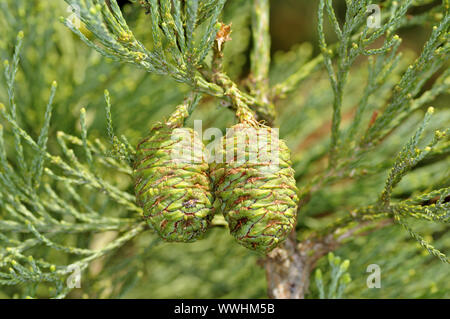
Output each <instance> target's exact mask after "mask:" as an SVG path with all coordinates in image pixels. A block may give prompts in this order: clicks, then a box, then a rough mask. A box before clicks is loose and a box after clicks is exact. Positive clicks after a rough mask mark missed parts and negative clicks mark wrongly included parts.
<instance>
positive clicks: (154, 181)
mask: <svg viewBox="0 0 450 319" xmlns="http://www.w3.org/2000/svg"><path fill="white" fill-rule="evenodd" d="M185 116H186V114H184V113H183V112H182V109H178V111H177V112H175V113H174V115H172V116H171V118H170V119H169V120H168V121H166V122H165V123H158V124H156V125H154V126H153V127H152V129H151V131H150V134H149V136H148V137H146V138H145V139H143V140H142V141H141V142H140V143H139V145H138V147H137V155H136V163H135V167H134V178H135V192H136V198H137V202H138V204H139V205H140V206H141V207H142V208H143V212H144V217H145V218H146V219H147V221H148V224H149V225H150V227H151V228H152V229H154V230H155V231H156V232H157V233H158V234H159V236H160V237H161V238H162V239H164V240H166V241H170V242H193V241H195V240H197V239H199V238H201V237H202V235H203V234H204V233H205V232H206V231H207V230H208V227H209V225H210V223H211V220H212V219H213V217H214V214H215V213H216V212H222V214H223V216H224V217H225V220H226V221H227V223H228V226H229V229H230V233H231V234H232V235H233V236H234V237H235V238H236V239H237V241H238V242H239V243H240V244H242V245H243V246H245V247H247V248H249V249H252V250H256V251H259V252H261V253H264V254H267V253H268V252H270V251H271V250H272V249H274V248H275V247H276V246H278V245H279V244H280V243H282V242H283V241H284V240H285V239H286V238H287V236H288V235H289V233H290V232H291V231H292V229H293V228H294V227H295V223H296V216H297V205H298V196H297V193H298V191H297V187H296V182H295V178H294V170H293V169H292V167H291V162H290V151H289V149H288V147H287V146H286V144H285V143H284V141H282V140H278V139H277V140H276V142H277V144H271V145H277V146H278V151H277V152H276V154H277V156H278V157H279V158H278V163H277V164H276V165H275V166H273V165H272V166H270V168H268V164H267V163H266V162H261V161H249V160H248V159H250V158H253V159H254V158H257V159H258V158H259V156H260V155H262V154H260V152H261V150H259V149H258V148H255V147H253V145H252V143H251V141H250V140H249V139H244V140H240V141H241V144H240V145H239V144H238V143H239V142H236V141H237V140H236V138H235V137H236V136H237V135H239V132H245V130H247V129H248V128H253V131H252V132H255V134H256V135H262V134H266V135H265V136H267V130H269V131H270V128H268V127H265V126H264V127H263V126H261V125H259V124H257V125H255V124H249V123H240V124H237V125H235V126H234V127H233V129H234V130H233V132H234V135H233V136H229V135H227V136H225V137H224V138H223V140H222V142H223V145H224V147H223V153H222V154H220V155H219V157H222V158H223V160H222V163H217V162H213V163H211V164H208V162H207V161H206V159H205V157H204V156H203V154H204V145H203V143H202V141H201V140H200V138H198V134H197V133H196V132H195V131H194V130H192V129H189V128H183V129H182V130H176V129H177V128H181V127H182V126H183V123H184V118H185ZM174 132H177V133H176V135H177V138H173V136H174V135H173V134H175V133H174ZM236 133H237V134H236ZM230 142H232V143H233V146H234V151H236V149H237V148H238V149H239V150H240V151H243V152H245V154H243V155H245V156H244V157H243V158H246V159H247V161H239V160H236V158H235V160H234V161H226V154H225V152H226V151H225V150H226V149H227V148H226V147H225V145H226V144H227V143H230ZM227 150H229V149H227ZM174 152H176V156H173V155H174ZM236 153H237V152H235V154H236ZM252 156H253V157H252ZM216 158H217V157H216Z"/></svg>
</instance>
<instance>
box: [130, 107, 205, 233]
mask: <svg viewBox="0 0 450 319" xmlns="http://www.w3.org/2000/svg"><path fill="white" fill-rule="evenodd" d="M186 116H187V113H186V109H185V106H180V107H179V108H178V109H177V111H176V112H175V113H174V114H173V115H172V117H171V118H170V119H169V120H168V121H167V122H166V123H158V124H156V125H154V126H153V127H152V128H151V132H150V134H149V136H148V137H146V138H145V139H143V140H142V141H141V142H140V143H139V145H138V147H137V154H136V164H135V167H134V179H135V193H136V198H137V203H138V204H139V205H140V206H141V207H142V208H143V210H144V217H145V218H146V219H147V221H148V224H149V225H150V227H151V228H153V229H154V230H155V231H156V232H157V233H158V234H159V235H160V236H161V238H163V239H164V240H166V241H175V242H193V241H195V240H196V239H198V238H199V237H200V236H201V235H202V234H203V233H204V232H205V231H206V230H207V229H208V226H209V223H210V221H211V219H212V217H213V212H214V209H213V197H212V192H211V186H210V185H211V184H210V179H209V176H208V164H207V162H206V161H205V159H204V156H203V155H204V152H203V151H204V146H203V143H202V141H201V140H200V139H199V137H198V134H197V133H196V132H195V131H194V130H192V129H188V128H181V127H182V125H183V122H184V118H185V117H186Z"/></svg>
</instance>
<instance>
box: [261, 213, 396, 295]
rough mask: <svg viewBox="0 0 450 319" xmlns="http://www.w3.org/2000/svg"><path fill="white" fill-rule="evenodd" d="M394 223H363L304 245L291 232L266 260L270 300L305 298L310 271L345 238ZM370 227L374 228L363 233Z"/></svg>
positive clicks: (305, 242) (388, 221) (364, 233)
mask: <svg viewBox="0 0 450 319" xmlns="http://www.w3.org/2000/svg"><path fill="white" fill-rule="evenodd" d="M392 223H393V220H392V219H384V220H381V221H378V222H376V223H374V222H373V221H368V222H362V223H359V224H358V225H356V226H355V227H353V228H351V229H349V230H347V231H346V232H344V233H342V234H340V235H339V236H336V235H335V233H336V232H333V233H331V234H328V235H326V236H324V237H311V238H309V239H307V240H305V241H303V242H301V243H299V242H298V241H297V239H296V232H295V231H294V232H292V233H291V235H290V236H289V238H288V239H287V240H286V242H285V244H284V245H283V246H281V247H279V248H276V249H274V250H273V251H272V252H270V253H269V255H268V256H267V257H266V259H265V260H264V266H265V269H266V279H267V294H268V296H269V298H274V299H303V298H305V295H306V293H307V292H308V289H309V278H310V276H311V272H312V271H313V270H314V268H315V266H316V263H317V261H318V260H319V259H320V258H321V257H323V256H325V255H326V254H328V253H329V252H330V251H333V250H335V249H337V248H338V247H339V246H340V245H341V244H342V243H343V242H344V241H345V240H346V239H348V238H350V237H352V236H354V235H366V234H367V233H368V232H369V231H375V230H378V229H380V228H383V227H385V226H388V225H391V224H392ZM371 224H372V225H373V228H371V229H370V230H368V231H365V232H363V233H361V232H360V231H361V230H362V229H367V227H368V226H370V225H371Z"/></svg>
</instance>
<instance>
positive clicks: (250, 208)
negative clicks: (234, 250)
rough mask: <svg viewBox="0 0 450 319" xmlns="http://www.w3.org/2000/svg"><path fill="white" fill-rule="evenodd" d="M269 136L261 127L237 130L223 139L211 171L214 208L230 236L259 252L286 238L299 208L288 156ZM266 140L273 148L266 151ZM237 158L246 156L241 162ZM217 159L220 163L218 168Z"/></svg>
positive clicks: (268, 130) (283, 146)
mask: <svg viewBox="0 0 450 319" xmlns="http://www.w3.org/2000/svg"><path fill="white" fill-rule="evenodd" d="M272 133H273V130H272V129H271V128H269V127H265V126H261V125H259V124H256V125H255V124H249V123H246V124H242V123H241V124H237V125H235V126H234V127H232V130H229V131H228V132H227V135H226V136H225V137H224V138H223V148H222V150H221V151H220V152H219V156H218V157H217V156H216V161H215V163H212V164H211V167H210V170H211V172H210V173H211V178H212V179H213V183H214V187H215V195H216V199H217V202H216V204H218V205H219V206H220V208H221V210H222V212H223V215H224V217H225V219H226V221H227V222H228V225H229V229H230V233H231V234H232V235H233V236H234V237H235V238H236V239H237V240H238V242H239V243H240V244H242V245H243V246H245V247H247V248H250V249H254V250H257V251H260V252H262V253H268V252H270V251H271V250H272V249H273V248H275V247H276V246H277V245H279V244H280V243H282V242H283V241H284V240H285V239H286V238H287V236H288V235H289V233H290V232H291V231H292V229H293V228H294V226H295V223H296V216H297V205H298V196H297V187H296V182H295V178H294V170H293V169H292V167H291V162H290V151H289V149H288V147H287V146H286V144H285V143H284V141H282V140H280V139H278V137H277V136H275V137H273V136H272ZM244 136H248V137H247V138H243V137H244ZM264 140H267V145H271V146H270V147H267V148H265V151H263V150H264V144H263V145H261V141H264ZM256 141H258V143H256ZM227 144H228V146H227ZM272 150H275V153H272ZM267 151H268V152H267ZM276 151H278V154H277V153H276ZM230 152H231V153H230ZM227 153H228V156H229V159H230V158H232V157H234V159H233V160H232V161H230V160H228V161H227V159H226V157H227ZM230 154H231V157H230ZM239 154H240V156H245V157H241V160H239ZM265 154H267V155H265ZM274 156H275V157H276V158H274ZM217 158H219V159H220V160H222V163H217ZM242 159H245V161H243V160H242ZM274 159H275V160H276V159H278V163H276V161H274ZM220 160H219V161H220Z"/></svg>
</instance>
